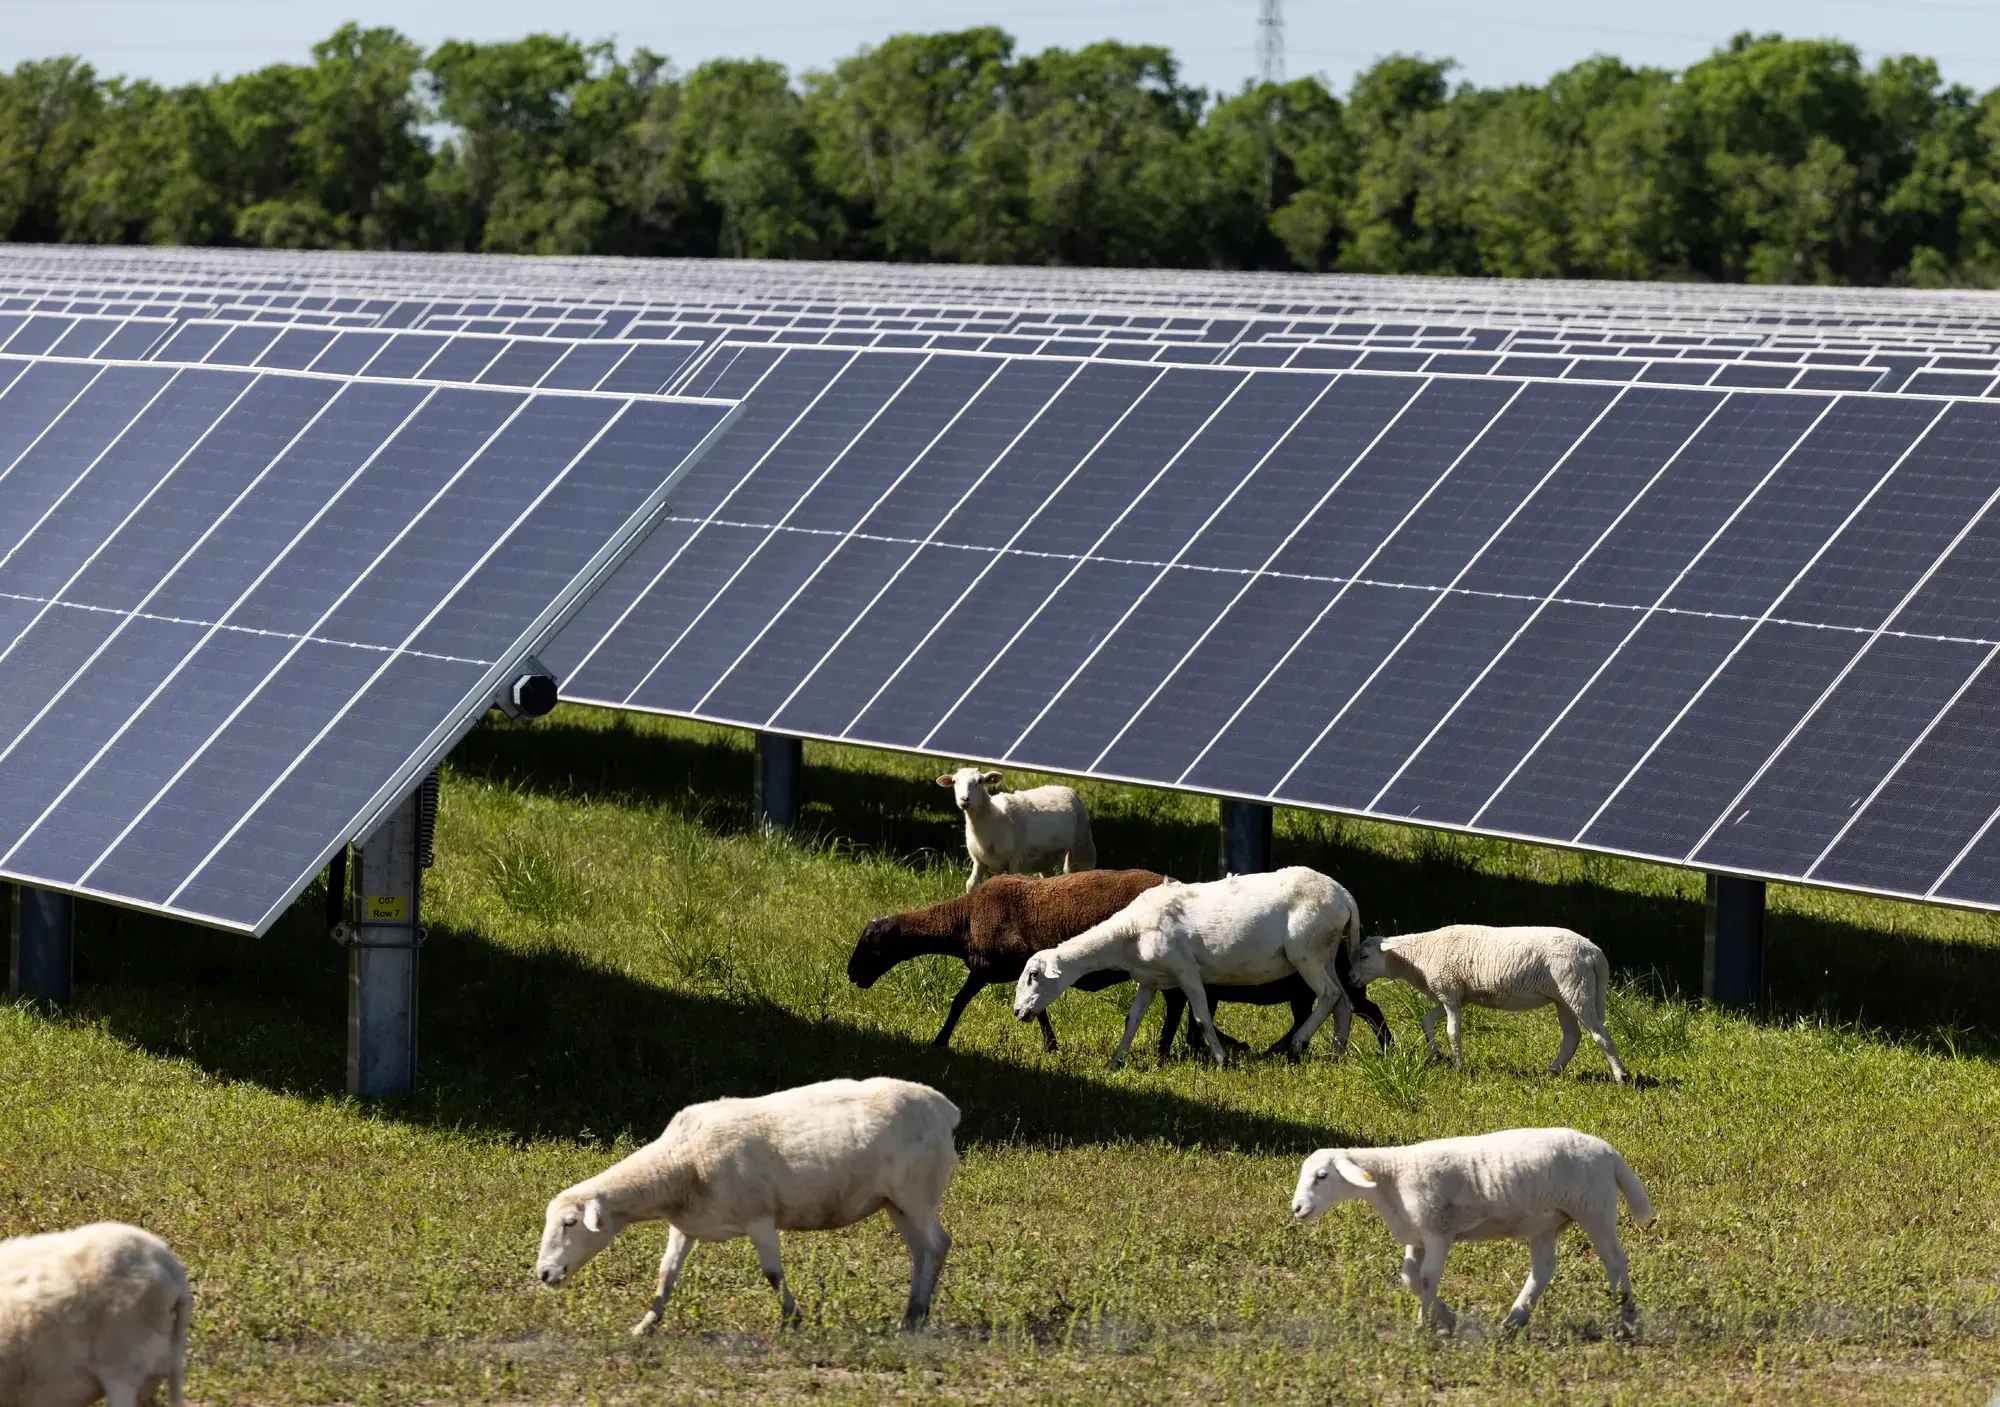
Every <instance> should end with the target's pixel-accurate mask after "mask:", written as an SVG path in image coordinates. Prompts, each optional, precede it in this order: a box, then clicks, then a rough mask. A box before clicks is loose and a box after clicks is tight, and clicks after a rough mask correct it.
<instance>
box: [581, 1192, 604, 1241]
mask: <svg viewBox="0 0 2000 1407" xmlns="http://www.w3.org/2000/svg"><path fill="white" fill-rule="evenodd" d="M583 1229H584V1230H585V1231H588V1232H591V1233H593V1234H595V1233H597V1232H600V1231H602V1230H604V1199H603V1198H601V1197H592V1198H591V1199H590V1200H589V1201H588V1202H585V1203H584V1204H583Z"/></svg>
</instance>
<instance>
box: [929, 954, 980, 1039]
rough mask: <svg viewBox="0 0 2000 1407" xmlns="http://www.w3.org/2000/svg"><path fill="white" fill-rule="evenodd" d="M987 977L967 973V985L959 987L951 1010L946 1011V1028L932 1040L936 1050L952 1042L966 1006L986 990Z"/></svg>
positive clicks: (952, 1000)
mask: <svg viewBox="0 0 2000 1407" xmlns="http://www.w3.org/2000/svg"><path fill="white" fill-rule="evenodd" d="M986 986H987V982H986V979H985V978H984V977H982V976H980V975H979V974H978V973H976V972H968V973H966V974H965V985H964V986H963V987H960V988H959V989H958V995H957V996H955V997H953V998H952V999H951V1010H950V1011H948V1012H946V1013H945V1018H944V1029H943V1030H941V1031H939V1032H938V1033H937V1035H936V1036H935V1037H933V1038H932V1040H931V1046H932V1048H933V1049H935V1050H943V1049H944V1048H945V1047H946V1046H948V1045H950V1044H951V1033H952V1032H953V1031H955V1030H957V1029H958V1018H959V1017H961V1016H963V1015H965V1008H966V1005H967V1003H969V1002H970V1001H971V1000H972V999H973V998H974V997H976V996H978V995H979V994H980V993H981V992H983V991H985V990H986Z"/></svg>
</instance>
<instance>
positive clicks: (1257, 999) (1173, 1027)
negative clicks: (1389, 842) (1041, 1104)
mask: <svg viewBox="0 0 2000 1407" xmlns="http://www.w3.org/2000/svg"><path fill="white" fill-rule="evenodd" d="M1333 975H1334V979H1335V980H1336V981H1338V982H1339V983H1340V986H1341V990H1342V991H1344V992H1346V993H1347V1000H1348V1001H1349V1002H1351V1003H1353V1006H1354V1014H1355V1015H1356V1016H1359V1017H1360V1018H1361V1019H1362V1020H1363V1021H1366V1022H1367V1023H1368V1027H1369V1029H1370V1030H1372V1031H1373V1032H1374V1033H1375V1043H1376V1044H1377V1045H1378V1046H1380V1047H1381V1048H1382V1049H1383V1050H1387V1049H1389V1048H1390V1047H1391V1046H1392V1045H1394V1044H1395V1043H1396V1038H1395V1037H1394V1036H1393V1035H1391V1034H1390V1032H1389V1021H1388V1018H1387V1017H1385V1016H1383V1015H1382V1008H1381V1007H1379V1006H1377V1005H1375V1003H1374V1002H1372V1001H1370V1000H1368V989H1367V988H1365V987H1363V986H1362V985H1361V984H1360V983H1358V982H1356V981H1355V980H1354V970H1353V964H1352V963H1350V962H1349V961H1348V957H1347V945H1346V944H1345V943H1342V944H1340V945H1339V946H1338V947H1336V948H1335V949H1334V950H1333ZM1091 980H1092V979H1091V978H1088V977H1086V978H1085V979H1084V980H1083V981H1082V982H1079V983H1077V986H1079V987H1083V988H1084V989H1085V990H1089V987H1088V984H1089V982H1090V981H1091ZM1164 999H1165V1001H1166V1016H1165V1018H1164V1019H1163V1020H1162V1021H1161V1022H1160V1058H1161V1059H1162V1060H1164V1059H1166V1058H1167V1057H1168V1056H1169V1055H1171V1054H1173V1049H1174V1036H1175V1034H1176V1033H1177V1032H1178V1031H1179V1029H1180V1024H1181V1013H1182V1012H1184V1011H1186V1010H1187V998H1186V997H1185V996H1183V995H1181V989H1180V988H1178V987H1169V988H1167V990H1166V994H1165V998H1164ZM1313 1001H1314V997H1313V989H1312V988H1311V987H1308V986H1307V985H1306V983H1305V979H1304V978H1302V977H1300V976H1299V975H1298V974H1297V973H1296V972H1295V973H1293V974H1292V975H1291V976H1289V977H1280V978H1279V979H1278V980H1277V981H1275V982H1263V983H1259V984H1258V985H1257V986H1254V987H1218V986H1214V985H1209V987H1208V1004H1209V1005H1210V1006H1211V1007H1214V1006H1219V1005H1221V1004H1222V1003H1223V1002H1242V1003H1244V1004H1245V1005H1246V1006H1276V1005H1278V1004H1279V1003H1280V1002H1284V1003H1287V1004H1289V1005H1290V1006H1291V1008H1292V1029H1291V1030H1289V1031H1287V1032H1285V1034H1284V1035H1282V1036H1280V1037H1278V1039H1277V1040H1275V1041H1273V1042H1272V1043H1271V1044H1270V1045H1269V1046H1267V1047H1266V1048H1265V1050H1264V1054H1266V1055H1276V1054H1277V1053H1278V1052H1279V1051H1281V1050H1283V1049H1284V1048H1285V1047H1286V1046H1287V1045H1288V1044H1290V1042H1291V1039H1292V1037H1293V1036H1294V1035H1295V1034H1297V1032H1298V1029H1299V1027H1301V1026H1303V1025H1305V1023H1306V1018H1307V1017H1308V1016H1310V1015H1312V1009H1313ZM1043 1017H1044V1019H1046V1018H1047V1013H1046V1012H1045V1013H1043ZM1215 1034H1216V1035H1217V1036H1219V1037H1221V1039H1222V1043H1223V1045H1224V1046H1226V1047H1228V1048H1229V1049H1230V1050H1232V1051H1240V1050H1248V1049H1249V1047H1248V1046H1246V1045H1244V1043H1243V1042H1242V1041H1239V1040H1236V1039H1235V1038H1234V1037H1232V1036H1230V1035H1229V1034H1228V1033H1227V1032H1224V1031H1220V1030H1218V1031H1217V1032H1216V1033H1215ZM1200 1039H1201V1036H1200V1034H1199V1032H1198V1031H1197V1029H1196V1025H1195V1023H1193V1022H1189V1023H1188V1028H1187V1047H1188V1049H1189V1050H1193V1049H1194V1047H1195V1044H1196V1042H1197V1041H1199V1040H1200Z"/></svg>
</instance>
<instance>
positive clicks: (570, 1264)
mask: <svg viewBox="0 0 2000 1407" xmlns="http://www.w3.org/2000/svg"><path fill="white" fill-rule="evenodd" d="M621 1229H622V1228H621V1224H620V1223H619V1221H618V1219H617V1218H616V1217H615V1216H613V1215H612V1213H611V1211H610V1209H609V1208H608V1207H606V1206H605V1203H604V1199H603V1198H602V1197H595V1196H585V1195H581V1194H579V1193H578V1191H577V1189H576V1188H574V1187H572V1188H570V1189H569V1190H568V1191H566V1192H559V1193H557V1194H556V1198H555V1200H554V1201H552V1202H550V1203H549V1209H548V1212H547V1214H546V1215H545V1216H544V1217H543V1218H542V1249H541V1254H540V1255H538V1256H537V1257H536V1258H535V1276H536V1278H537V1279H539V1280H540V1281H541V1282H542V1283H543V1284H544V1285H546V1286H548V1287H549V1288H550V1289H554V1288H555V1287H556V1286H558V1285H560V1284H562V1282H563V1281H564V1280H566V1279H568V1278H569V1273H570V1272H571V1271H572V1270H576V1269H578V1268H580V1267H582V1266H584V1265H586V1264H588V1263H589V1261H590V1259H591V1257H592V1256H595V1255H596V1254H597V1253H598V1252H599V1251H601V1250H603V1249H604V1248H605V1247H606V1246H608V1245H610V1244H611V1238H612V1237H613V1236H616V1235H617V1234H618V1232H619V1231H620V1230H621Z"/></svg>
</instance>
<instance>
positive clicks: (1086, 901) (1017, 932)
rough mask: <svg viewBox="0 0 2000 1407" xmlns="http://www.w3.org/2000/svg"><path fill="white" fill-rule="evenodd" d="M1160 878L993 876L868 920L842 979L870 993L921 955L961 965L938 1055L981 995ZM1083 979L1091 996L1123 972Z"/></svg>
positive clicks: (1048, 1031)
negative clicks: (961, 978) (924, 904)
mask: <svg viewBox="0 0 2000 1407" xmlns="http://www.w3.org/2000/svg"><path fill="white" fill-rule="evenodd" d="M1166 879H1167V877H1166V876H1165V875H1163V874H1155V873H1153V872H1152V871H1151V870H1088V871H1086V872H1084V873H1082V874H1073V875H1058V876H1056V877H1055V878H1053V879H1023V878H1021V877H1020V876H1018V875H999V876H996V877H995V878H993V879H991V880H989V881H987V882H986V883H985V884H982V885H980V886H979V887H978V888H977V889H972V890H968V891H967V892H966V893H965V894H964V895H962V896H960V897H959V898H956V899H947V900H945V901H944V902H943V903H941V904H932V905H930V906H929V907H928V908H923V909H912V910H910V911H909V912H908V913H901V914H890V915H888V916H886V917H884V918H878V919H874V920H872V921H870V923H869V924H868V926H867V927H866V928H864V929H863V930H862V931H861V941H860V942H858V943H856V944H855V945H854V955H853V956H852V957H850V958H849V959H848V960H847V980H848V981H850V982H852V983H853V984H854V985H855V986H857V987H861V988H864V989H865V988H868V987H872V986H874V985H875V983H876V982H877V981H878V980H879V979H880V978H881V976H882V974H883V973H885V972H887V971H888V970H889V969H890V968H892V967H895V966H896V965H897V964H899V963H905V962H908V961H909V960H910V959H912V958H915V957H921V956H923V955H924V954H926V953H943V954H945V955H946V956H948V957H955V958H957V959H958V960H959V961H961V962H963V963H964V964H965V967H966V974H965V985H964V986H962V987H960V988H959V989H958V995H957V996H955V997H953V998H952V999H951V1010H950V1012H948V1013H947V1014H946V1016H945V1018H944V1026H943V1028H942V1029H941V1030H939V1032H938V1033H937V1037H936V1039H934V1040H933V1041H932V1042H931V1045H932V1046H934V1047H936V1048H938V1049H943V1048H944V1047H945V1046H947V1045H949V1044H950V1043H951V1033H952V1031H953V1030H955V1029H956V1028H957V1026H958V1019H959V1017H960V1016H962V1015H964V1014H965V1007H966V1004H967V1003H968V1002H970V1001H971V1000H972V999H973V997H975V996H977V995H978V994H979V993H980V992H981V991H982V990H984V989H985V988H986V987H988V986H990V985H992V984H993V983H995V982H1012V981H1014V980H1015V979H1016V978H1017V977H1019V976H1020V975H1021V967H1022V964H1024V963H1026V962H1027V960H1028V958H1029V957H1030V956H1031V955H1033V954H1035V953H1038V952H1040V951H1041V950H1042V949H1044V948H1052V947H1054V946H1055V945H1056V944H1058V943H1060V942H1062V941H1063V940H1064V939H1066V938H1074V937H1075V936H1076V935H1077V934H1079V933H1081V932H1083V931H1084V930H1085V929H1086V928H1089V927H1091V926H1092V925H1093V924H1097V923H1101V922H1103V921H1104V920H1105V919H1107V918H1109V917H1111V915H1113V914H1115V913H1117V912H1118V911H1119V910H1120V909H1122V908H1124V907H1125V906H1126V905H1127V904H1129V903H1131V902H1132V900H1133V899H1135V898H1137V897H1138V896H1139V895H1140V894H1141V893H1143V892H1144V891H1146V890H1148V889H1151V888H1152V887H1153V886H1155V885H1157V884H1163V883H1165V882H1166ZM1085 980H1086V982H1087V983H1088V984H1089V989H1091V990H1095V989H1096V988H1101V987H1111V986H1115V985H1117V984H1118V983H1120V982H1123V981H1124V980H1125V974H1124V973H1122V972H1107V973H1096V974H1093V975H1092V977H1090V978H1087V979H1085ZM1039 1019H1040V1021H1041V1026H1042V1046H1043V1048H1044V1049H1046V1050H1054V1049H1056V1033H1055V1028H1054V1027H1053V1026H1051V1025H1050V1024H1049V1015H1048V1013H1047V1012H1046V1011H1045V1012H1042V1013H1041V1015H1040V1018H1039Z"/></svg>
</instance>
